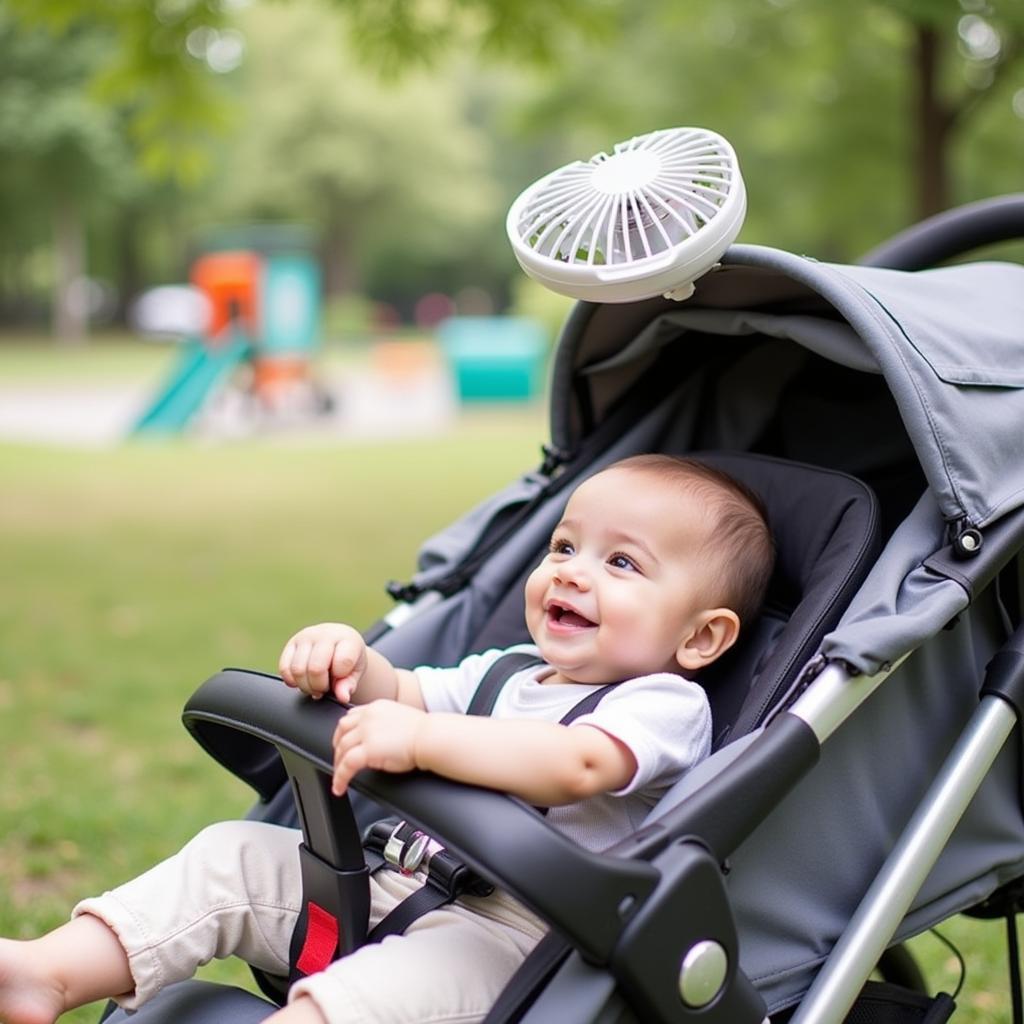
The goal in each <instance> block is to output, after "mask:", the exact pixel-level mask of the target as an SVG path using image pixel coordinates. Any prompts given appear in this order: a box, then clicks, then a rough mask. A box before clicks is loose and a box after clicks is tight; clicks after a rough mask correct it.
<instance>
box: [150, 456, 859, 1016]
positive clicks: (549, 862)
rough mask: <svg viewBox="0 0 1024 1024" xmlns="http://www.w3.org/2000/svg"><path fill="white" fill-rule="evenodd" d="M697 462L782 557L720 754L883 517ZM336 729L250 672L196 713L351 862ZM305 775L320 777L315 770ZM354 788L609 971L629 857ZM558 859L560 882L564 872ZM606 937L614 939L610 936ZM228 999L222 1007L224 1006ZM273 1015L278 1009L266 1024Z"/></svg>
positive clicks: (486, 802) (733, 463)
mask: <svg viewBox="0 0 1024 1024" xmlns="http://www.w3.org/2000/svg"><path fill="white" fill-rule="evenodd" d="M697 457H698V458H700V459H702V460H703V461H706V462H708V463H709V464H712V465H715V466H717V467H718V468H721V469H722V470H724V471H725V472H728V473H730V474H731V475H733V476H734V477H736V478H737V479H739V480H741V481H742V482H744V483H745V484H747V485H748V486H749V487H751V488H752V489H753V490H754V491H755V492H756V493H757V494H758V495H759V496H761V498H762V500H763V502H764V504H765V507H766V511H767V513H768V518H769V523H770V526H771V529H772V533H773V535H774V537H775V539H776V546H777V562H776V571H775V573H774V576H773V579H772V582H771V584H770V587H769V595H768V602H767V604H766V608H765V612H764V614H763V615H762V616H761V617H760V619H759V620H758V621H757V622H756V623H754V624H752V625H751V627H750V628H749V629H748V630H746V631H745V634H744V638H743V641H742V642H741V643H739V644H737V646H736V648H735V649H734V650H733V651H732V652H730V653H729V655H727V656H726V657H725V658H723V659H721V662H720V663H718V664H716V665H715V666H713V671H709V670H706V671H705V673H704V675H703V677H702V679H701V682H702V683H703V684H704V685H705V686H706V688H707V691H708V695H709V700H710V702H711V704H712V710H713V717H714V721H715V723H716V725H715V733H716V745H718V746H720V745H721V744H722V743H723V742H725V740H726V739H727V737H729V736H730V735H738V734H740V732H741V730H743V731H746V730H747V729H749V728H752V727H754V726H756V725H760V724H761V723H762V722H763V721H764V720H765V718H766V717H767V716H768V714H769V713H770V711H771V709H772V708H773V707H774V706H775V704H776V703H777V702H778V700H779V699H780V698H781V697H782V696H783V695H784V694H786V693H787V692H788V691H790V690H791V689H792V687H793V685H794V682H795V681H796V676H797V673H798V671H799V669H800V668H801V667H802V666H803V665H804V663H805V662H806V661H807V659H808V657H809V656H810V655H811V654H812V653H813V652H814V651H815V650H816V648H817V645H818V644H819V643H820V641H821V638H822V637H823V636H824V635H825V633H826V632H827V631H828V630H829V629H830V628H831V627H832V626H833V625H834V624H835V622H836V621H838V618H839V616H840V614H841V612H842V610H843V607H844V604H845V600H846V599H847V598H848V596H849V594H850V593H852V592H853V591H854V590H855V589H856V587H857V585H858V584H859V583H860V581H861V580H862V579H863V577H864V575H865V573H866V572H867V570H868V569H869V568H870V565H871V564H872V561H873V559H874V557H875V554H876V553H877V547H878V512H877V503H876V501H875V499H874V496H873V495H872V493H871V491H870V489H869V488H868V487H866V486H865V485H864V484H863V483H861V482H860V481H858V480H856V479H854V478H852V477H850V476H847V475H845V474H842V473H838V472H834V471H831V470H823V469H819V468H817V467H812V466H805V465H800V464H796V463H791V462H787V461H785V460H781V459H777V458H772V457H768V456H761V455H751V454H742V453H703V454H699V455H698V456H697ZM539 556H540V553H539V552H538V554H537V557H538V558H539ZM529 561H530V564H529V565H527V566H525V567H524V572H529V571H530V569H532V567H533V562H534V560H533V559H530V560H529ZM520 595H521V588H520V587H519V585H518V584H517V585H515V586H513V587H511V588H510V593H509V599H508V600H507V601H503V602H502V603H501V607H503V608H504V610H505V611H504V613H506V614H508V615H509V616H510V617H511V616H513V615H516V614H517V612H518V615H519V619H518V623H517V624H515V625H514V626H513V624H512V623H511V622H509V623H508V628H509V638H508V640H507V641H506V642H508V643H511V642H514V641H515V640H517V639H521V638H522V633H521V630H522V628H523V626H522V616H521V610H519V609H521V597H520ZM501 618H502V612H500V611H499V612H498V613H497V614H496V615H495V616H493V617H492V618H491V620H490V622H489V631H490V632H491V634H492V635H493V634H494V631H495V630H496V629H497V627H498V623H499V622H500V621H501ZM517 631H518V632H517ZM254 688H255V689H254ZM257 694H258V696H257V699H256V700H254V695H257ZM335 718H336V706H335V711H334V712H333V713H332V708H331V706H329V705H328V704H327V703H326V702H322V703H316V704H314V703H313V702H310V701H308V700H306V699H305V698H302V697H301V696H300V695H298V694H296V693H295V692H294V691H292V690H289V689H288V688H287V687H285V686H283V685H282V684H281V683H280V682H279V681H278V680H276V679H275V678H273V677H269V676H261V675H258V674H254V673H241V672H239V671H238V670H225V671H224V672H222V673H220V674H218V675H217V676H215V677H213V678H212V679H211V680H209V681H208V682H207V683H206V684H204V686H203V687H201V688H200V690H199V691H197V693H196V694H195V695H194V697H193V698H192V699H191V700H190V702H189V704H188V707H187V709H186V712H185V721H186V724H187V725H188V727H189V729H190V730H191V731H192V732H193V734H194V736H195V738H196V739H197V740H198V741H199V742H200V744H201V745H202V746H204V747H205V748H206V749H207V751H208V752H210V753H211V754H212V755H213V756H214V757H215V758H217V760H219V761H220V762H221V763H222V764H224V765H225V766H226V767H228V768H229V769H230V770H232V771H233V772H235V773H236V774H237V775H239V776H240V777H242V778H243V779H245V780H246V781H247V782H249V783H250V784H251V785H252V786H253V787H254V788H255V789H256V791H257V793H258V794H259V795H260V797H261V800H263V801H264V802H265V804H264V806H265V808H266V810H270V809H273V810H274V811H275V812H278V813H279V809H280V807H281V802H282V797H281V794H280V792H279V788H280V786H281V784H282V783H283V782H284V779H285V765H287V774H288V775H289V776H290V779H291V784H292V787H293V788H294V790H295V792H296V794H297V803H298V805H299V807H300V820H301V822H302V824H303V827H304V832H305V841H306V844H307V846H309V847H310V848H311V849H312V850H313V852H314V853H316V854H317V855H318V856H320V857H321V858H323V859H325V860H328V861H337V859H338V857H339V846H338V844H337V841H336V837H335V836H334V835H333V834H331V828H332V827H334V825H333V823H336V822H337V806H338V804H339V802H338V801H332V799H331V798H330V797H329V795H328V794H327V790H326V787H325V786H324V785H323V782H322V780H323V779H324V778H325V776H324V774H323V773H324V770H325V769H326V767H327V766H329V763H330V743H329V739H330V730H331V728H332V727H333V722H334V720H335ZM281 752H283V753H284V754H285V756H284V758H283V761H282V759H281V758H280V757H279V753H281ZM300 764H304V765H309V766H310V767H312V771H307V770H306V769H305V767H300V766H299V765H300ZM416 774H419V773H416ZM417 783H418V785H417ZM354 786H355V788H356V789H357V790H361V791H363V792H364V793H366V794H368V795H369V796H370V797H371V798H372V799H373V800H374V801H377V802H379V803H381V804H383V805H385V806H387V807H388V808H389V809H391V810H393V811H396V812H398V813H400V814H401V815H402V817H405V818H407V819H408V820H410V821H413V822H416V823H417V824H418V825H419V826H420V827H423V828H425V829H427V830H428V831H431V832H432V833H433V834H435V835H437V836H438V837H439V838H441V839H442V841H444V842H445V843H446V845H448V846H449V848H451V849H453V850H455V851H456V852H457V853H458V854H460V855H461V856H463V857H464V858H465V859H466V861H467V862H468V863H470V864H471V865H472V866H473V867H474V868H475V869H476V870H477V871H479V872H480V873H482V874H484V875H485V876H487V877H489V878H490V879H491V880H492V881H494V882H496V883H497V884H499V885H503V886H504V887H507V888H509V889H510V890H511V891H512V892H514V893H515V894H516V895H517V896H519V897H520V898H521V899H523V901H524V902H526V903H527V904H529V905H531V906H532V907H533V908H534V909H536V910H538V911H540V912H541V913H544V914H545V915H546V916H548V917H549V919H551V920H552V923H553V925H554V927H555V929H556V930H557V931H559V932H560V933H561V934H568V935H570V936H575V937H577V938H581V937H584V936H585V937H586V941H585V945H584V951H585V953H586V955H587V957H588V959H590V960H594V959H595V958H597V959H599V960H600V959H604V960H607V959H608V957H609V954H610V952H611V947H613V946H614V944H615V935H614V934H613V932H614V929H609V928H608V921H609V917H608V914H607V906H606V904H607V902H608V899H609V898H610V896H611V895H612V894H613V893H616V892H617V891H618V888H619V887H620V886H621V884H623V883H624V884H625V885H626V888H632V889H635V888H636V885H635V883H636V881H637V879H636V878H634V877H631V876H629V874H628V872H627V874H626V876H624V877H623V878H620V879H618V884H616V882H615V880H614V879H615V875H616V874H617V873H618V874H621V872H617V870H616V869H617V864H618V863H621V862H619V860H618V858H594V857H593V855H590V854H586V853H585V852H584V851H578V850H574V851H573V852H572V853H570V852H569V851H568V850H567V849H566V846H568V845H570V844H568V843H567V841H566V840H564V839H563V837H561V836H560V835H558V834H557V833H553V831H552V830H551V829H550V828H549V827H548V826H546V825H545V824H544V823H543V822H542V821H541V820H540V819H539V818H536V816H535V815H534V814H533V813H532V812H524V810H523V809H522V808H520V807H518V806H516V804H515V803H514V802H513V801H511V800H509V799H508V798H504V797H501V796H498V795H496V794H491V793H486V792H484V791H473V790H472V787H463V786H458V785H457V784H454V783H448V782H446V781H444V780H440V779H434V778H429V779H428V777H425V776H424V777H420V778H419V779H416V780H414V779H412V778H408V777H399V776H388V775H386V774H384V773H379V772H366V773H363V775H362V776H360V777H359V779H358V780H357V781H356V782H355V783H354ZM467 790H468V791H469V792H467ZM288 803H289V805H290V804H291V801H290V800H289V801H288ZM513 810H514V812H515V817H516V819H518V818H519V817H520V816H521V815H522V814H523V813H527V814H529V815H530V817H531V818H536V820H535V822H532V823H531V827H530V830H529V831H530V832H531V833H533V834H534V835H533V838H534V840H538V839H539V840H540V841H539V843H538V844H537V848H535V849H533V850H532V851H530V852H528V853H526V852H524V850H523V848H522V845H521V844H516V848H515V849H513V848H511V845H510V844H509V843H508V842H507V841H502V842H499V843H495V842H494V841H493V837H495V836H508V835H510V834H515V835H522V833H523V822H522V821H521V820H518V821H517V820H510V817H509V815H510V812H512V811H513ZM653 819H654V822H655V823H654V825H653V826H652V827H653V828H654V829H657V828H659V827H660V826H658V825H657V823H656V822H657V812H655V814H654V815H653ZM538 830H539V833H538ZM567 855H568V856H567ZM559 860H561V861H562V862H563V865H564V866H563V869H562V870H557V869H556V868H555V864H556V863H557V862H558V861H559ZM583 862H587V863H586V871H585V873H589V874H590V876H591V878H592V880H593V881H592V886H591V894H592V895H593V894H599V897H600V898H599V899H598V900H597V901H596V902H595V901H593V900H591V901H590V905H587V901H581V900H580V899H578V898H577V899H570V900H568V902H567V901H566V900H565V892H566V890H565V887H564V885H562V884H560V885H553V884H552V879H553V878H557V877H559V876H562V877H563V878H564V879H565V880H566V881H568V880H569V879H572V882H573V883H574V885H573V887H574V888H576V889H577V890H580V889H581V888H582V889H583V890H584V891H585V890H586V888H587V887H586V886H585V885H582V876H581V874H580V868H581V867H582V866H583ZM637 866H638V867H642V868H643V871H642V874H643V875H644V879H645V883H644V884H645V885H646V882H647V881H649V877H648V876H647V874H646V872H647V871H648V870H649V867H650V865H649V864H646V863H641V862H638V864H637ZM609 879H612V882H611V884H609ZM602 904H605V906H604V907H603V908H602ZM597 917H603V918H604V921H605V924H604V926H603V927H598V926H597V923H596V918H597ZM595 932H596V933H598V937H597V939H596V940H595ZM603 932H606V933H607V934H605V935H604V936H603V937H602V935H601V933H603ZM196 984H199V983H185V984H184V985H182V986H174V987H172V989H170V990H168V992H167V993H166V994H164V995H161V997H159V998H158V999H156V1000H154V1001H153V1002H152V1003H151V1004H149V1005H148V1006H147V1007H144V1008H143V1010H142V1011H140V1012H139V1013H138V1014H136V1015H135V1016H136V1019H137V1020H139V1022H140V1024H142V1022H149V1021H165V1020H170V1019H173V1017H174V1014H176V1013H180V1012H181V1011H180V1009H173V1008H172V1003H173V1002H174V1001H175V1000H178V999H188V1001H189V1002H188V1005H189V1007H190V1011H189V1012H190V1016H189V1017H188V1020H189V1022H190V1024H191V1021H192V1020H193V1019H194V1018H193V1016H192V1015H191V1014H194V1013H195V1012H196V1011H195V1010H194V1009H193V1006H194V1005H195V1004H196V995H195V991H194V989H193V988H192V986H193V985H196ZM218 998H219V999H221V1000H223V998H224V996H223V994H222V993H219V994H218ZM254 999H255V997H253V996H251V995H248V994H247V993H246V994H243V993H239V1013H240V1014H241V1013H244V1014H247V1015H248V1014H252V1013H256V1012H259V1010H258V1006H257V1004H255V1003H254ZM199 1002H200V1003H201V1002H202V1001H201V1000H200V1001H199ZM271 1010H272V1006H270V1005H269V1004H268V1005H267V1012H270V1011H271ZM218 1012H223V1011H222V1010H221V1011H218ZM195 1019H200V1018H195ZM241 1019H245V1020H248V1019H250V1018H249V1017H248V1016H246V1017H244V1018H241Z"/></svg>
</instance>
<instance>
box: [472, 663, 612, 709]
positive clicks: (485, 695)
mask: <svg viewBox="0 0 1024 1024" xmlns="http://www.w3.org/2000/svg"><path fill="white" fill-rule="evenodd" d="M543 664H544V662H543V661H542V660H541V659H540V658H538V657H537V656H536V655H535V654H527V653H526V652H525V651H513V652H512V653H510V654H502V655H500V656H499V657H497V658H496V659H495V660H494V661H493V662H492V664H491V666H490V668H488V669H487V671H486V672H485V673H484V675H483V678H482V679H481V680H480V682H479V683H477V687H476V691H475V692H474V693H473V696H472V698H471V699H470V702H469V707H467V708H466V714H467V715H489V714H490V713H491V712H492V711H493V710H494V705H495V704H497V702H498V695H499V694H500V693H501V691H502V690H503V689H504V687H505V684H506V683H507V682H508V681H509V680H510V679H511V678H512V677H513V676H514V675H515V674H516V673H517V672H525V671H526V669H529V668H534V667H535V666H538V665H543ZM616 686H618V683H608V685H607V686H602V687H601V689H600V690H593V691H591V692H590V693H588V694H587V695H586V696H585V697H584V698H583V699H582V700H580V701H579V702H578V703H577V704H575V705H574V706H573V707H571V708H569V710H568V711H567V712H566V713H565V714H564V715H563V716H562V718H561V720H560V722H559V724H560V725H569V724H570V723H571V722H575V721H576V719H577V718H579V717H580V716H581V715H589V714H590V712H591V711H593V710H594V708H596V707H597V705H598V704H600V703H601V701H602V699H603V698H604V696H605V694H607V693H608V692H609V691H610V690H614V689H615V687H616Z"/></svg>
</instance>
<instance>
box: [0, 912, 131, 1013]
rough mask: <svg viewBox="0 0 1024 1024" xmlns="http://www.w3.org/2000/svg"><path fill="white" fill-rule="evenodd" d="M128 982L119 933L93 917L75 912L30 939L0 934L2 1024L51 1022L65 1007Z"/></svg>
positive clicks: (111, 991)
mask: <svg viewBox="0 0 1024 1024" xmlns="http://www.w3.org/2000/svg"><path fill="white" fill-rule="evenodd" d="M131 988H132V975H131V972H130V971H129V969H128V958H127V956H125V953H124V950H123V949H122V948H121V944H120V943H119V942H118V941H117V936H116V935H115V934H114V933H113V932H112V931H111V930H110V929H109V928H108V927H107V926H106V925H105V924H104V923H103V922H102V921H99V920H97V919H96V918H95V917H79V918H76V919H75V920H74V921H69V922H68V923H67V924H65V925H62V926H61V927H60V928H57V929H56V930H55V931H52V932H50V933H49V934H48V935H44V936H43V937H42V938H39V939H34V940H33V941H31V942H14V941H12V940H10V939H0V1021H3V1022H4V1024H53V1021H55V1020H56V1019H57V1017H59V1016H60V1015H61V1014H62V1013H64V1011H65V1010H70V1009H72V1008H73V1007H75V1006H82V1005H84V1004H85V1003H91V1002H93V1001H94V1000H97V999H105V998H107V997H109V996H112V995H119V994H120V993H122V992H128V991H130V990H131Z"/></svg>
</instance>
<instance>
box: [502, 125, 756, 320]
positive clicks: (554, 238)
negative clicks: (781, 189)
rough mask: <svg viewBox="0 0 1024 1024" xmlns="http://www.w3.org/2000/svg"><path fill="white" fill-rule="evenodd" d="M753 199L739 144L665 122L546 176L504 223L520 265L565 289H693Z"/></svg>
mask: <svg viewBox="0 0 1024 1024" xmlns="http://www.w3.org/2000/svg"><path fill="white" fill-rule="evenodd" d="M746 209H747V199H746V190H745V189H744V187H743V178H742V177H741V176H740V168H739V163H738V162H737V160H736V153H735V152H734V151H733V148H732V146H730V145H729V143H728V142H727V141H726V140H725V139H723V138H722V136H721V135H716V134H715V133H714V132H710V131H706V130H705V129H703V128H666V129H664V130H663V131H658V132H651V133H650V134H649V135H641V136H638V137H637V138H633V139H630V140H629V141H628V142H620V143H618V145H616V147H615V151H614V152H613V153H612V155H611V156H608V154H607V153H598V154H597V155H596V156H593V157H591V158H590V159H589V160H586V161H583V160H577V161H576V162H575V163H571V164H567V165H566V166H565V167H562V168H560V169H559V170H557V171H553V172H552V173H551V174H549V175H547V176H546V177H544V178H541V179H540V181H537V182H535V183H534V184H533V185H531V186H530V187H529V188H528V189H526V191H525V192H523V193H522V195H520V196H519V198H518V199H517V200H516V201H515V202H514V203H513V204H512V208H511V209H510V210H509V212H508V219H507V221H506V224H505V226H506V229H507V231H508V237H509V239H510V241H511V242H512V248H513V249H514V250H515V254H516V259H517V260H519V264H520V266H521V267H522V268H523V270H525V271H526V273H527V274H529V275H530V276H531V277H533V278H536V280H538V281H540V282H541V284H543V285H545V286H547V287H548V288H550V289H551V290H552V291H555V292H558V293H559V294H561V295H568V296H570V297H572V298H574V299H586V300H588V301H592V302H636V301H638V300H640V299H650V298H653V297H654V296H656V295H665V296H666V297H668V298H671V299H686V298H689V297H690V295H692V294H693V282H694V281H696V280H697V278H698V277H700V276H701V275H702V274H705V273H707V271H709V270H710V269H711V268H712V267H713V266H714V265H715V264H716V263H717V262H718V260H719V258H720V257H721V255H722V253H723V252H725V250H726V249H727V248H728V247H729V246H730V245H731V244H732V242H733V240H734V239H735V238H736V235H737V234H739V230H740V227H741V225H742V224H743V216H744V214H745V213H746Z"/></svg>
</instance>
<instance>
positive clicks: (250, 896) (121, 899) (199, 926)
mask: <svg viewBox="0 0 1024 1024" xmlns="http://www.w3.org/2000/svg"><path fill="white" fill-rule="evenodd" d="M301 839H302V836H301V833H299V832H298V831H297V830H295V829H288V828H281V827H280V826H277V825H268V824H266V823H263V822H254V821H225V822H220V823H218V824H216V825H211V826H209V827H208V828H205V829H203V831H202V832H200V833H199V834H198V835H197V836H196V837H195V838H194V839H192V840H191V841H190V842H189V843H187V844H186V845H185V846H184V847H183V848H182V849H181V851H180V852H179V853H177V854H175V855H174V856H173V857H170V858H168V859H167V860H165V861H163V862H161V863H160V864H157V865H156V866H155V867H153V868H150V870H149V871H147V872H145V873H144V874H142V875H140V876H139V877H138V878H136V879H133V880H132V881H130V882H126V883H125V884H124V885H121V886H119V887H118V888H116V889H114V890H113V891H112V892H108V893H105V894H104V895H103V896H99V897H96V898H94V899H88V900H83V901H82V902H81V903H79V904H78V906H77V907H75V910H74V915H75V919H76V920H77V918H78V916H79V915H84V914H89V915H92V916H94V917H97V918H99V919H100V920H101V921H103V922H104V924H106V925H107V927H109V928H110V929H111V930H112V931H113V932H114V933H115V934H116V935H117V937H118V940H119V941H120V943H121V946H122V948H123V949H124V951H125V953H126V955H127V957H128V964H129V968H130V970H131V976H132V982H133V984H132V986H130V987H131V988H133V989H134V991H133V992H132V993H131V994H130V995H129V996H127V997H122V998H118V1000H117V1001H118V1003H120V1005H122V1006H124V1007H125V1008H126V1009H134V1008H136V1007H138V1006H141V1005H142V1004H143V1003H144V1002H146V1001H147V1000H148V999H150V998H152V997H153V996H154V995H155V994H156V993H157V992H159V991H160V990H161V989H162V988H164V986H166V985H169V984H171V983H172V982H175V981H183V980H184V979H186V978H190V977H191V976H192V975H193V974H194V973H195V970H196V968H197V967H199V966H200V965H202V964H205V963H207V962H208V961H209V960H211V959H213V958H215V957H217V958H222V957H227V956H232V955H237V956H239V957H241V958H242V959H244V960H246V961H248V962H249V963H250V964H252V965H253V966H254V967H258V968H260V969H261V970H264V971H267V972H268V973H271V974H287V973H288V946H289V942H290V941H291V934H292V931H293V929H294V927H295V921H296V918H297V916H298V912H299V907H300V905H301V901H302V882H301V871H300V866H299V855H298V846H299V843H300V841H301ZM111 995H120V994H119V993H111Z"/></svg>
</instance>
